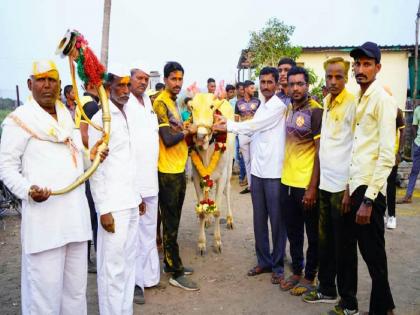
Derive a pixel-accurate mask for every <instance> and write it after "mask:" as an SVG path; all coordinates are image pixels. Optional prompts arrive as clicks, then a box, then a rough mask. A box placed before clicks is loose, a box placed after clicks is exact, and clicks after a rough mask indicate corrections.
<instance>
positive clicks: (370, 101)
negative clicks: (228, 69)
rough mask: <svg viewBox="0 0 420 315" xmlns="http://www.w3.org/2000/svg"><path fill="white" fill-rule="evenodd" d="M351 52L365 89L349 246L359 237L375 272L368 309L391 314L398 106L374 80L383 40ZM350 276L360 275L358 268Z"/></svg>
mask: <svg viewBox="0 0 420 315" xmlns="http://www.w3.org/2000/svg"><path fill="white" fill-rule="evenodd" d="M350 56H352V57H353V58H354V66H353V69H354V73H355V76H356V81H357V83H358V84H359V85H360V92H359V95H358V98H357V100H358V102H357V107H356V115H355V130H354V138H353V149H352V153H351V162H350V173H349V191H350V195H351V212H350V213H351V215H352V216H353V218H354V222H355V224H354V225H353V229H352V233H349V234H347V237H348V240H347V242H348V247H347V250H348V251H351V252H352V253H353V255H357V248H356V240H357V243H358V244H359V249H360V253H361V254H362V257H363V260H364V261H365V262H366V264H367V266H368V269H369V274H370V276H371V278H372V291H371V295H370V305H369V314H388V315H390V314H394V312H393V309H394V308H395V305H394V301H393V298H392V294H391V289H390V287H389V282H388V267H387V258H386V251H385V237H384V232H385V230H384V214H385V208H386V202H385V195H386V182H387V178H388V176H389V174H390V173H391V169H392V167H393V166H394V164H395V153H394V147H395V137H396V114H397V110H396V108H397V107H396V104H395V101H394V99H393V98H392V97H391V96H390V95H388V93H386V91H385V90H384V88H383V87H382V86H381V85H380V84H379V83H377V81H376V80H375V79H376V75H377V74H378V72H379V71H380V70H381V64H380V61H381V51H380V49H379V47H378V45H377V44H375V43H372V42H366V43H364V44H363V45H362V46H360V47H357V48H355V49H353V50H352V51H351V52H350ZM353 235H354V236H353ZM345 263H346V268H348V269H351V270H357V268H355V265H356V264H357V259H349V260H346V262H345ZM349 277H351V278H353V279H357V272H356V271H355V272H354V274H353V275H352V276H349ZM356 287H357V286H356ZM354 298H356V292H354ZM356 301H357V300H356ZM334 314H335V313H334Z"/></svg>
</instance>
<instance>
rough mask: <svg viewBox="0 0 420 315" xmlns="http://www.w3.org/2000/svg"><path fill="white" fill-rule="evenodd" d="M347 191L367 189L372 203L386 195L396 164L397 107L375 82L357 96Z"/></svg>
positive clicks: (367, 195)
mask: <svg viewBox="0 0 420 315" xmlns="http://www.w3.org/2000/svg"><path fill="white" fill-rule="evenodd" d="M358 97H359V99H358V102H357V107H356V116H355V131H354V139H353V150H352V157H351V163H350V174H349V177H350V179H349V188H350V194H352V193H353V192H354V191H355V190H356V188H357V187H359V186H362V185H367V186H368V188H367V190H366V193H365V196H366V197H368V198H370V199H373V200H375V199H376V197H377V196H378V193H379V192H381V193H382V194H383V195H384V196H385V195H386V182H387V178H388V176H389V174H390V172H391V169H392V167H393V166H394V164H395V154H394V145H395V137H396V128H395V121H396V116H397V105H396V103H395V101H394V99H393V98H392V97H391V96H389V95H388V94H387V93H386V92H385V90H384V89H383V87H382V86H380V85H379V84H378V83H377V82H376V81H374V82H373V83H372V84H371V85H370V86H369V88H368V89H367V90H366V92H365V94H364V95H362V96H361V95H360V93H359V95H358Z"/></svg>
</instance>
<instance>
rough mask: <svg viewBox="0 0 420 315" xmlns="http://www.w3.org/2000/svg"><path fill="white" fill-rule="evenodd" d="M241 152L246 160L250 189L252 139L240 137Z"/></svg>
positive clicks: (244, 136)
mask: <svg viewBox="0 0 420 315" xmlns="http://www.w3.org/2000/svg"><path fill="white" fill-rule="evenodd" d="M238 140H239V151H240V152H241V154H242V158H243V159H244V164H245V169H246V179H247V180H248V187H251V137H248V136H246V135H238Z"/></svg>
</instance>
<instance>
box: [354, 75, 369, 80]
mask: <svg viewBox="0 0 420 315" xmlns="http://www.w3.org/2000/svg"><path fill="white" fill-rule="evenodd" d="M356 78H365V79H367V76H365V75H364V74H357V75H356Z"/></svg>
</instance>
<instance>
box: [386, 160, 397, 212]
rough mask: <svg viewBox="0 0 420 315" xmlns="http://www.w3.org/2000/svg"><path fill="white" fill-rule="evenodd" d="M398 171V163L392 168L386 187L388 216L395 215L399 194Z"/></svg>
mask: <svg viewBox="0 0 420 315" xmlns="http://www.w3.org/2000/svg"><path fill="white" fill-rule="evenodd" d="M397 173H398V165H395V166H394V167H393V168H392V171H391V174H389V176H388V180H387V187H386V206H387V208H388V216H389V217H395V198H396V194H397V184H396V180H397Z"/></svg>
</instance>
